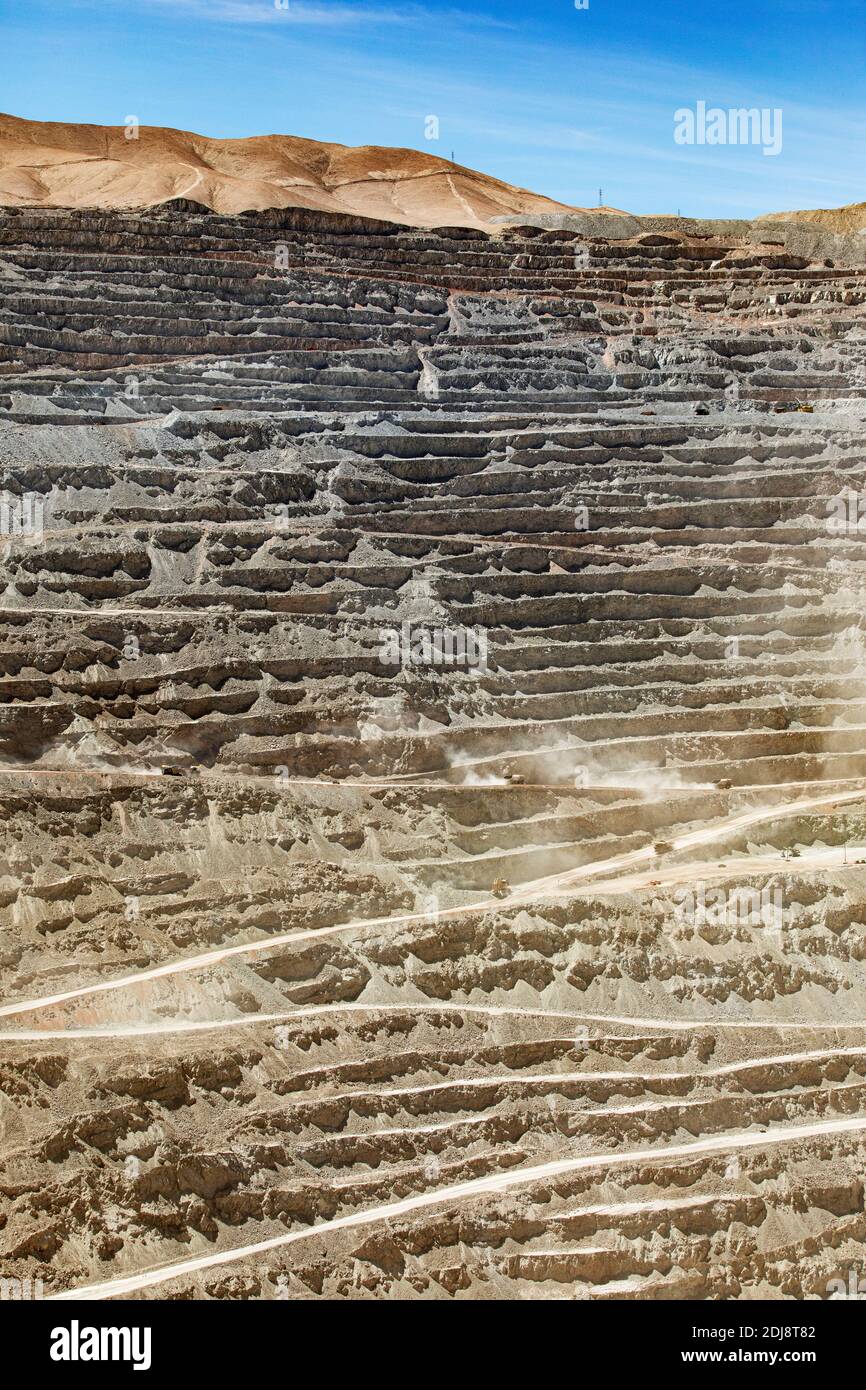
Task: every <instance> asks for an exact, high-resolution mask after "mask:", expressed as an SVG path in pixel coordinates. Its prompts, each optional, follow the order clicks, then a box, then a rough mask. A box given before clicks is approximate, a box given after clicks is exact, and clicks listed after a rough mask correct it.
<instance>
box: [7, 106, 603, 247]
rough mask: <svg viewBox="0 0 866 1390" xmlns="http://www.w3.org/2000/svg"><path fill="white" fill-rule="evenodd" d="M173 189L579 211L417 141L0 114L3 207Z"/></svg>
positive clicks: (432, 211)
mask: <svg viewBox="0 0 866 1390" xmlns="http://www.w3.org/2000/svg"><path fill="white" fill-rule="evenodd" d="M172 198H192V199H194V200H195V201H196V202H199V203H204V204H205V205H206V206H207V207H209V208H212V209H213V210H214V211H215V212H222V213H235V212H246V211H248V210H250V209H262V208H285V207H298V208H314V209H318V210H319V211H322V212H337V213H339V212H342V213H355V214H359V215H363V216H366V217H380V218H384V219H386V220H388V221H390V222H402V223H406V224H407V225H410V226H435V225H439V226H442V225H450V226H463V227H486V226H488V224H489V223H490V221H491V220H492V219H494V218H497V217H503V216H510V215H514V214H523V213H526V214H539V213H563V212H575V211H578V212H579V211H583V209H580V208H574V207H571V206H569V205H568V204H565V203H558V202H556V201H555V200H554V199H552V198H545V197H542V196H541V195H540V194H538V193H530V192H528V191H527V190H526V189H525V188H515V187H514V186H513V185H512V184H508V183H503V182H502V181H501V180H500V179H495V178H491V177H490V175H488V174H480V173H478V172H477V171H476V170H474V169H466V168H464V167H463V166H462V165H460V164H452V163H451V162H450V161H449V160H447V159H440V158H439V157H438V156H437V155H432V154H423V153H421V152H420V151H418V150H409V149H390V148H387V147H383V146H379V145H359V146H354V147H353V146H350V145H336V144H330V143H328V142H326V141H321V140H303V139H300V138H298V137H297V136H294V135H261V136H256V137H255V138H253V139H247V140H211V139H209V138H208V137H207V136H206V135H196V134H195V133H194V132H193V131H188V130H171V129H168V128H164V127H160V126H140V127H139V128H138V130H137V135H136V138H130V137H128V135H127V131H126V130H125V128H124V127H123V126H122V125H119V126H99V125H74V124H67V123H65V122H52V121H25V120H21V119H19V118H18V117H16V116H6V115H0V204H5V205H7V206H9V205H12V206H23V207H52V206H55V207H78V208H84V207H100V208H142V207H152V206H154V205H155V204H158V203H164V202H167V201H168V200H169V199H172ZM605 211H610V209H605Z"/></svg>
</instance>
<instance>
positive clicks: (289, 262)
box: [0, 201, 866, 1299]
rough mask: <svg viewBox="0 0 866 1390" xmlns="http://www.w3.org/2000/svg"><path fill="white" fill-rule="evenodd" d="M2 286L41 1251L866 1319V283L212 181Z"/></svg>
mask: <svg viewBox="0 0 866 1390" xmlns="http://www.w3.org/2000/svg"><path fill="white" fill-rule="evenodd" d="M0 283H2V286H3V291H4V293H3V299H2V311H0V472H2V482H0V494H2V495H0V502H2V509H3V510H2V516H0V521H2V528H3V531H4V533H5V534H4V535H3V537H2V543H3V568H2V582H3V590H2V595H0V660H2V674H0V756H2V767H0V816H2V819H3V822H4V832H5V833H4V837H3V849H2V858H0V912H2V927H3V931H2V936H0V969H2V983H3V991H2V992H3V998H4V1002H3V1004H2V1005H0V1030H2V1034H3V1038H2V1046H3V1051H2V1057H3V1060H2V1072H3V1091H2V1100H0V1163H2V1168H0V1254H2V1260H0V1274H2V1275H3V1277H16V1278H21V1279H24V1278H31V1279H35V1278H42V1279H43V1281H44V1283H45V1287H46V1292H49V1293H57V1292H61V1291H63V1290H66V1291H69V1292H71V1293H74V1292H76V1291H78V1290H81V1289H89V1290H95V1291H96V1293H97V1294H98V1295H104V1294H106V1293H112V1294H123V1293H127V1292H130V1293H135V1294H136V1295H137V1296H141V1297H184V1296H189V1295H193V1296H207V1297H213V1298H249V1297H266V1298H292V1299H294V1298H308V1299H314V1298H318V1297H345V1298H360V1297H371V1296H372V1297H391V1298H404V1299H412V1298H416V1297H424V1298H430V1297H441V1298H487V1297H506V1298H511V1297H515V1298H516V1297H523V1298H550V1297H562V1296H563V1295H565V1296H569V1297H582V1298H589V1297H592V1298H635V1299H657V1298H682V1297H686V1298H706V1297H713V1298H738V1297H745V1298H776V1297H794V1298H799V1297H803V1296H804V1295H810V1296H818V1297H822V1298H823V1297H827V1296H829V1293H830V1292H832V1290H833V1288H834V1287H841V1285H840V1286H835V1285H833V1284H832V1281H833V1280H834V1279H841V1280H843V1281H844V1280H845V1279H846V1278H847V1275H848V1270H849V1268H851V1267H854V1266H856V1265H857V1262H858V1260H859V1258H860V1252H861V1250H862V1242H863V1239H864V1235H866V1211H864V1204H863V1185H862V1179H863V1172H864V1157H866V1142H864V1141H866V1081H864V1076H866V1025H864V1022H863V1020H864V1007H863V1006H864V997H866V966H864V946H863V925H862V924H863V908H864V894H866V867H862V866H861V865H862V863H863V861H864V860H866V791H864V777H866V752H864V741H863V732H864V724H866V719H864V713H866V698H864V651H863V642H862V633H863V613H864V602H863V599H864V592H863V591H864V578H863V538H862V527H861V516H862V515H863V514H864V513H866V508H864V507H863V506H862V501H863V498H864V495H866V494H864V491H863V488H864V483H863V475H864V464H863V457H864V433H866V431H864V419H866V338H864V325H866V313H864V300H866V272H864V271H863V270H862V269H856V268H853V269H846V268H840V267H838V266H834V265H833V264H828V263H826V262H825V261H820V262H817V261H810V260H809V259H808V258H806V257H804V256H798V255H795V254H793V253H792V252H791V251H790V250H789V249H787V248H785V247H784V246H780V245H779V244H760V243H755V242H754V241H753V240H749V239H747V238H745V237H738V236H736V235H727V236H726V235H723V234H722V233H721V232H720V233H718V234H715V235H710V234H704V235H701V236H689V235H686V234H684V233H683V234H678V233H661V232H643V233H641V234H639V235H637V236H633V237H630V238H626V239H622V240H616V241H614V240H607V239H602V238H599V237H589V236H581V235H580V234H579V233H577V232H575V231H573V230H568V229H559V230H546V231H545V230H540V229H538V228H532V227H524V228H520V227H517V228H508V229H506V230H503V231H501V232H500V233H499V234H498V235H496V236H495V237H493V236H488V235H485V234H482V233H480V232H477V231H473V230H472V229H467V228H460V227H444V228H439V229H438V230H435V231H426V232H424V231H416V230H407V229H406V228H405V227H401V226H399V225H396V224H394V223H384V222H376V221H373V220H369V219H364V218H360V217H356V216H348V215H344V216H339V217H338V216H330V217H329V216H326V215H324V214H320V213H313V212H304V211H285V210H284V211H271V212H259V213H247V214H245V215H242V216H235V217H225V216H219V215H216V214H214V213H212V212H209V211H206V210H204V209H202V208H201V207H199V206H197V205H195V204H191V203H185V202H183V201H180V202H177V203H171V204H168V205H166V206H165V207H163V208H160V209H158V210H150V211H137V212H128V213H120V212H109V211H95V210H91V211H83V210H77V211H76V210H72V211H69V210H67V211H61V210H53V211H51V210H46V209H42V208H37V207H30V208H20V209H17V210H15V209H13V210H7V211H5V212H4V213H2V214H0ZM166 771H178V772H179V773H180V774H181V775H179V776H166V775H165V772H166ZM494 884H495V886H496V895H495V896H494V895H492V894H491V887H492V886H493V885H494ZM352 1216H355V1217H357V1218H358V1220H357V1221H356V1222H355V1223H354V1224H352V1223H348V1222H347V1218H349V1217H352ZM262 1242H264V1244H262ZM250 1247H253V1248H252V1249H251V1248H250ZM226 1252H233V1256H234V1257H233V1258H232V1259H231V1260H230V1261H229V1262H228V1263H222V1262H220V1259H221V1257H222V1256H224V1255H225V1254H226Z"/></svg>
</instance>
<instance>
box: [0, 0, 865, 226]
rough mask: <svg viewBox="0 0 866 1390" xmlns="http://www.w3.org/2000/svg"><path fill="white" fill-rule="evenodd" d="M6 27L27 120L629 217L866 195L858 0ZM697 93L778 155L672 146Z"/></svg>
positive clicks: (338, 11)
mask: <svg viewBox="0 0 866 1390" xmlns="http://www.w3.org/2000/svg"><path fill="white" fill-rule="evenodd" d="M0 36H2V43H3V50H4V55H5V62H4V64H3V68H4V71H3V87H2V92H0V109H2V110H4V111H7V112H11V113H12V114H14V115H19V116H28V117H31V118H33V119H36V120H64V121H89V122H95V123H98V124H106V125H121V124H122V123H123V121H124V119H125V118H126V117H127V116H128V115H136V116H138V117H139V119H140V120H141V122H142V123H143V124H144V125H165V126H178V127H181V128H183V129H187V130H196V131H199V132H200V133H202V134H205V135H213V136H223V137H228V136H241V135H264V134H271V133H283V134H291V135H304V136H309V137H311V138H314V139H320V140H335V141H339V142H341V143H344V144H351V145H373V144H376V145H407V146H410V147H412V148H414V149H421V150H427V151H428V152H430V153H433V154H439V155H443V156H444V157H445V158H450V157H451V152H452V150H453V151H454V157H455V159H456V160H457V161H458V163H461V164H466V165H470V166H471V167H473V168H478V169H483V170H484V171H485V172H487V173H491V174H495V175H496V176H497V177H499V178H502V179H505V180H507V181H508V182H509V183H516V184H520V185H523V186H524V187H527V188H532V189H534V190H536V191H537V192H541V193H546V194H548V195H549V196H550V197H554V198H559V199H561V200H562V201H563V202H570V203H572V202H573V203H577V204H581V205H587V204H590V205H592V204H595V203H596V202H597V201H598V190H599V188H601V189H602V190H603V196H604V201H605V202H606V203H609V204H612V205H614V206H617V207H622V208H628V209H630V210H631V211H634V212H673V211H676V210H677V209H678V208H679V209H680V210H681V211H682V212H683V213H684V214H690V215H694V216H723V215H725V214H727V215H730V216H737V217H746V216H751V215H753V214H756V213H759V212H766V211H776V210H782V209H785V208H799V207H828V206H836V205H838V204H841V203H848V202H859V201H862V200H864V199H866V3H864V0H644V3H640V0H589V7H588V8H587V9H585V10H578V9H576V7H575V4H574V0H526V3H518V0H454V3H449V0H443V3H438V0H437V2H436V3H434V2H433V0H418V3H413V2H412V0H406V3H402V4H401V3H395V0H288V8H285V9H282V8H278V7H277V4H276V3H275V0H0ZM698 101H705V102H707V104H708V105H709V106H719V107H722V108H725V109H727V108H731V107H741V106H748V107H753V106H756V107H759V108H761V107H768V108H779V109H781V111H782V113H783V116H782V120H783V143H782V150H781V152H780V153H779V154H778V155H777V156H766V155H764V154H763V153H762V151H761V149H760V147H757V146H751V145H736V146H733V145H732V146H706V145H705V146H698V145H695V146H691V145H677V144H676V143H675V142H674V139H673V129H674V112H675V111H676V110H677V109H678V108H681V107H692V108H694V107H695V105H696V103H697V102H698ZM430 115H435V116H437V117H438V119H439V139H438V140H428V139H426V138H425V118H426V117H427V116H430Z"/></svg>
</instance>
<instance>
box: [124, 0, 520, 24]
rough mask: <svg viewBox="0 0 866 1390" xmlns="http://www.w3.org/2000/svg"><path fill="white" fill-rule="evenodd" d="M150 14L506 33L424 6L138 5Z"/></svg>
mask: <svg viewBox="0 0 866 1390" xmlns="http://www.w3.org/2000/svg"><path fill="white" fill-rule="evenodd" d="M140 3H142V4H144V5H145V6H147V7H149V8H150V9H153V10H161V11H163V12H164V13H165V14H166V15H176V16H177V17H179V18H183V19H198V20H202V21H204V22H211V23H217V24H283V25H297V26H299V27H302V28H322V29H352V28H356V27H361V26H364V27H368V28H373V27H376V26H380V25H402V26H410V25H411V26H418V25H432V24H436V25H442V24H462V25H470V24H471V25H476V26H477V25H481V26H483V27H485V28H495V29H508V28H511V27H512V26H511V25H509V24H508V23H507V22H506V21H504V20H501V19H498V18H496V17H495V16H491V15H484V14H475V13H472V12H471V11H468V10H460V9H432V8H428V7H427V6H424V5H413V4H409V5H393V6H389V5H368V4H363V3H360V4H346V3H334V4H328V2H327V0H322V2H321V3H318V4H317V3H315V2H313V3H310V2H309V0H285V3H281V2H280V3H278V0H140Z"/></svg>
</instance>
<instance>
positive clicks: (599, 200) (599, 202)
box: [598, 189, 604, 207]
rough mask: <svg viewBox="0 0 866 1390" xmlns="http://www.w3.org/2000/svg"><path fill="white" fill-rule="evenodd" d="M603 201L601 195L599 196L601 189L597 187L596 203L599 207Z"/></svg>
mask: <svg viewBox="0 0 866 1390" xmlns="http://www.w3.org/2000/svg"><path fill="white" fill-rule="evenodd" d="M603 202H604V199H603V198H602V196H601V189H599V190H598V205H599V207H601V205H602V203H603Z"/></svg>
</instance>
